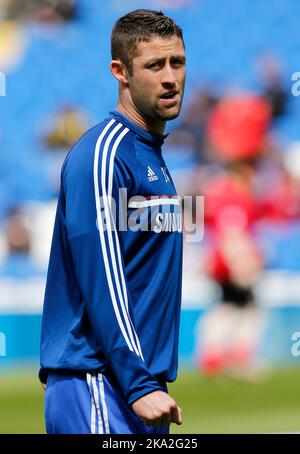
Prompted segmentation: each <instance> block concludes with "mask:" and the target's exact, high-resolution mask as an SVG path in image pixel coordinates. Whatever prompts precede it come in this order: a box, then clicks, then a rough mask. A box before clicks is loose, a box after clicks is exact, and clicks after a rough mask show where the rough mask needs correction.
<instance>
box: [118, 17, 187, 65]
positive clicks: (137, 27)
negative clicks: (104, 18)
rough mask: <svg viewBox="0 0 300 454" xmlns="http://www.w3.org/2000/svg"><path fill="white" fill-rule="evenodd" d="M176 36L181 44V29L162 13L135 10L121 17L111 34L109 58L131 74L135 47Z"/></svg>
mask: <svg viewBox="0 0 300 454" xmlns="http://www.w3.org/2000/svg"><path fill="white" fill-rule="evenodd" d="M172 36H178V37H179V38H180V39H181V40H182V42H183V43H184V41H183V33H182V29H181V28H180V27H179V25H177V24H176V22H175V21H174V20H173V19H171V18H170V17H168V16H166V15H165V14H164V13H163V12H162V11H153V10H150V9H137V10H135V11H132V12H131V13H128V14H126V15H125V16H123V17H121V18H120V19H119V20H118V21H117V22H116V23H115V25H114V28H113V30H112V33H111V56H112V59H113V60H121V62H122V63H124V65H125V66H126V68H127V69H128V71H129V73H132V59H133V57H134V53H135V50H136V45H137V44H138V43H140V42H142V41H150V39H151V38H155V37H157V38H170V37H172Z"/></svg>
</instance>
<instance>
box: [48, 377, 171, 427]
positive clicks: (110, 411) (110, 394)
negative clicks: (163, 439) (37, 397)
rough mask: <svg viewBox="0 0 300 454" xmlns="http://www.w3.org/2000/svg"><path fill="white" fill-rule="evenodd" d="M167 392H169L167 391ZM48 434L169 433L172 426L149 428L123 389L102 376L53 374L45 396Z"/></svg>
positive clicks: (49, 378)
mask: <svg viewBox="0 0 300 454" xmlns="http://www.w3.org/2000/svg"><path fill="white" fill-rule="evenodd" d="M164 390H165V391H166V392H167V388H166V387H165V388H164ZM45 421H46V431H47V433H48V434H91V433H96V434H168V433H169V427H168V426H165V427H160V428H158V427H151V426H146V425H145V424H144V423H143V422H142V421H141V420H140V419H139V418H138V416H137V415H136V414H135V413H134V412H133V410H132V409H131V407H130V406H129V405H128V403H127V402H126V400H125V399H124V396H123V395H122V392H121V389H120V388H119V387H118V386H117V385H116V383H115V382H114V381H112V380H111V379H108V378H107V377H105V376H104V375H101V374H93V375H92V376H90V377H88V376H87V377H84V376H82V377H80V376H72V375H70V374H61V373H60V374H58V373H50V374H49V376H48V382H47V388H46V396H45Z"/></svg>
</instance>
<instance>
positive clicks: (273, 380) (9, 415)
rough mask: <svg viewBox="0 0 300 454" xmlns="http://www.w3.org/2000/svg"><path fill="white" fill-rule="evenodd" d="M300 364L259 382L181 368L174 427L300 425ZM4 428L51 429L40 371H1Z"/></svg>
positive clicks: (173, 389)
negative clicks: (179, 420) (179, 421)
mask: <svg viewBox="0 0 300 454" xmlns="http://www.w3.org/2000/svg"><path fill="white" fill-rule="evenodd" d="M299 388H300V369H299V370H298V369H294V370H281V371H275V372H273V373H272V374H271V375H270V376H269V377H268V378H267V379H265V380H264V381H263V382H261V383H259V384H254V383H249V382H242V381H238V380H232V379H225V378H219V379H217V380H209V379H207V378H205V377H203V376H200V375H199V374H197V373H196V372H190V373H188V372H183V371H181V372H180V373H179V376H178V379H177V381H176V383H174V384H170V385H169V392H170V394H171V395H172V396H173V397H174V398H175V399H176V400H177V402H178V404H179V405H180V406H181V407H182V409H183V421H184V423H183V425H182V426H175V425H172V426H171V433H178V434H180V433H185V434H201V433H269V432H289V431H291V432H293V431H300V391H299ZM0 433H2V434H5V433H6V434H13V433H23V434H29V433H45V429H44V419H43V391H42V388H41V386H40V384H39V382H38V380H37V378H36V375H35V373H34V372H30V371H27V372H24V371H22V372H17V373H14V374H13V373H9V374H7V373H4V372H2V373H1V374H0Z"/></svg>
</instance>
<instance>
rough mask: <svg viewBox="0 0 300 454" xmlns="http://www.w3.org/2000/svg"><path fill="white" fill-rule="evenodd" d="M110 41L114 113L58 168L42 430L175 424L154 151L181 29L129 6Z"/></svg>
mask: <svg viewBox="0 0 300 454" xmlns="http://www.w3.org/2000/svg"><path fill="white" fill-rule="evenodd" d="M111 47H112V61H111V64H110V68H111V72H112V74H113V76H114V77H115V78H116V79H117V80H118V82H119V102H118V106H117V110H116V111H113V112H111V113H110V115H109V117H108V118H107V119H106V120H105V121H104V122H103V123H100V124H99V125H97V126H96V127H94V128H93V129H91V130H90V131H88V132H87V133H86V134H85V135H84V136H83V137H82V138H81V139H80V140H79V142H78V143H77V144H76V145H75V146H74V147H73V149H72V150H71V152H70V153H69V154H68V156H67V158H66V160H65V163H64V165H63V168H62V178H61V190H60V196H59V201H58V207H57V215H56V221H55V227H54V234H53V241H52V249H51V256H50V263H49V270H48V277H47V286H46V294H45V302H44V312H43V322H42V336H41V366H42V367H41V370H40V378H41V381H42V382H43V383H46V381H47V386H46V396H45V417H46V429H47V432H48V433H147V434H150V433H156V434H158V433H168V430H169V426H170V424H171V423H176V424H181V423H182V419H181V409H180V407H179V406H178V405H177V404H176V402H175V401H174V400H173V399H172V398H171V397H170V396H169V395H168V392H167V386H166V383H167V382H172V381H174V380H175V378H176V375H177V365H178V331H179V318H180V304H181V267H182V226H181V212H180V211H181V209H180V204H179V200H178V198H176V191H175V188H174V185H173V182H172V179H171V176H170V174H169V172H168V170H167V168H166V164H165V162H164V160H163V157H162V154H161V146H162V144H163V141H164V138H165V136H164V135H163V133H164V128H165V123H166V121H168V120H172V119H174V118H176V117H177V116H178V115H179V112H180V108H181V102H182V97H183V92H184V84H185V50H184V43H183V37H182V31H181V29H180V28H179V27H178V26H177V24H176V23H175V22H174V21H173V20H172V19H170V18H168V17H166V16H165V15H164V14H163V13H161V12H156V11H150V10H137V11H134V12H131V13H129V14H127V15H126V16H124V17H122V18H121V19H119V20H118V21H117V22H116V24H115V26H114V28H113V31H112V37H111ZM141 196H142V197H141ZM124 199H125V203H124ZM127 209H128V212H127V213H126V210H127ZM124 213H125V215H124ZM124 219H125V222H124ZM124 226H125V227H124Z"/></svg>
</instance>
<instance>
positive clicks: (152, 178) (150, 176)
mask: <svg viewBox="0 0 300 454" xmlns="http://www.w3.org/2000/svg"><path fill="white" fill-rule="evenodd" d="M155 180H158V176H157V175H155V173H154V172H153V170H152V169H151V167H149V166H148V181H155Z"/></svg>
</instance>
